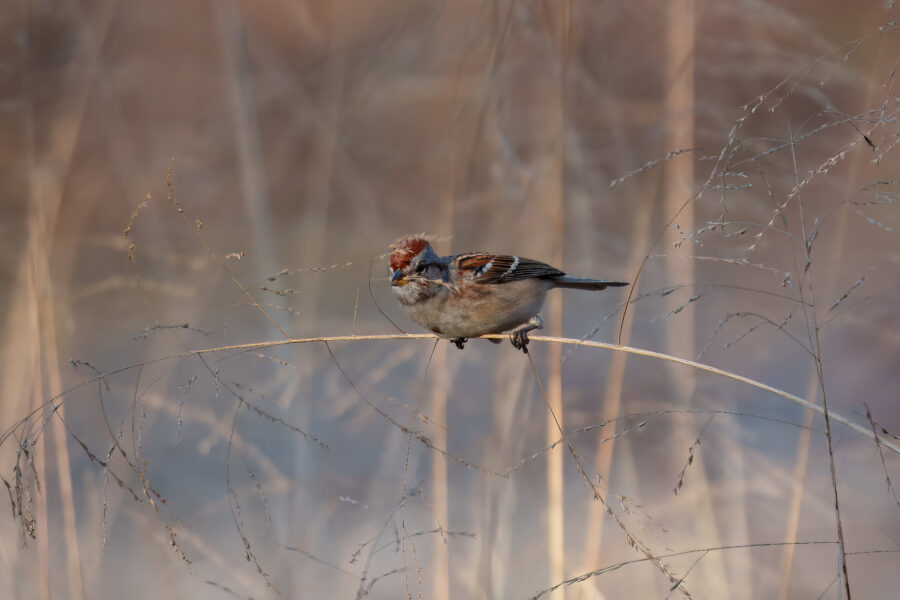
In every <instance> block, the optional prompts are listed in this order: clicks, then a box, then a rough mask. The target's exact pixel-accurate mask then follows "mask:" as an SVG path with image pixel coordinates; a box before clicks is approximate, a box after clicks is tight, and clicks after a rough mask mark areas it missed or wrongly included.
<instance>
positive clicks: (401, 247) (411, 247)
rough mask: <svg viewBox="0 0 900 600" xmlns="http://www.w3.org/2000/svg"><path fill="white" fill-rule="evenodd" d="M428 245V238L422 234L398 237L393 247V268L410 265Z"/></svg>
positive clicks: (391, 263) (391, 261) (394, 269)
mask: <svg viewBox="0 0 900 600" xmlns="http://www.w3.org/2000/svg"><path fill="white" fill-rule="evenodd" d="M427 247H428V240H426V239H425V238H423V237H422V236H420V235H404V236H403V237H401V238H397V240H395V241H394V243H393V244H391V248H393V249H394V251H393V252H391V260H390V265H391V270H392V271H396V270H397V269H404V268H406V267H408V266H409V263H410V261H411V260H412V259H413V258H414V257H415V256H416V255H417V254H418V253H419V252H421V251H422V250H424V249H425V248H427Z"/></svg>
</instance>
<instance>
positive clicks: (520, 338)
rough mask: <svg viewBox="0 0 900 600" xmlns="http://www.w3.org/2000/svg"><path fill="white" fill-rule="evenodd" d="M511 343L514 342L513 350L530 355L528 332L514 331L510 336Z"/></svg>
mask: <svg viewBox="0 0 900 600" xmlns="http://www.w3.org/2000/svg"><path fill="white" fill-rule="evenodd" d="M509 341H510V342H512V345H513V348H515V349H516V350H521V351H522V352H524V353H525V354H528V342H529V340H528V330H526V329H521V330H519V331H513V332H512V333H511V334H509Z"/></svg>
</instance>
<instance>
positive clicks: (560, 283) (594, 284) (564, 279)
mask: <svg viewBox="0 0 900 600" xmlns="http://www.w3.org/2000/svg"><path fill="white" fill-rule="evenodd" d="M552 281H553V287H561V288H571V289H575V290H605V289H606V288H608V287H622V286H623V285H629V284H628V283H627V282H624V281H601V280H599V279H585V278H584V277H571V276H569V275H562V276H560V277H554V278H553V280H552Z"/></svg>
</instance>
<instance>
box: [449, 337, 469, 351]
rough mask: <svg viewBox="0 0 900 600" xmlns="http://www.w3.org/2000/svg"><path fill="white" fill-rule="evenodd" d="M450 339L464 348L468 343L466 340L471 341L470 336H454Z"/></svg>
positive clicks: (458, 346)
mask: <svg viewBox="0 0 900 600" xmlns="http://www.w3.org/2000/svg"><path fill="white" fill-rule="evenodd" d="M450 341H451V342H453V343H454V344H455V345H456V347H457V348H459V349H460V350H462V349H463V347H464V346H465V345H466V342H468V341H469V338H453V339H451V340H450Z"/></svg>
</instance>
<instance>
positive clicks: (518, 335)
mask: <svg viewBox="0 0 900 600" xmlns="http://www.w3.org/2000/svg"><path fill="white" fill-rule="evenodd" d="M543 328H544V321H543V320H542V319H541V318H540V317H539V316H537V315H535V316H533V317H531V319H530V320H529V321H528V322H527V323H525V324H524V325H521V326H520V327H518V328H516V329H514V330H513V331H512V333H510V334H509V341H510V342H512V345H513V348H515V349H516V350H521V351H522V352H524V353H525V354H528V342H529V339H528V332H529V331H533V330H535V329H543Z"/></svg>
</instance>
